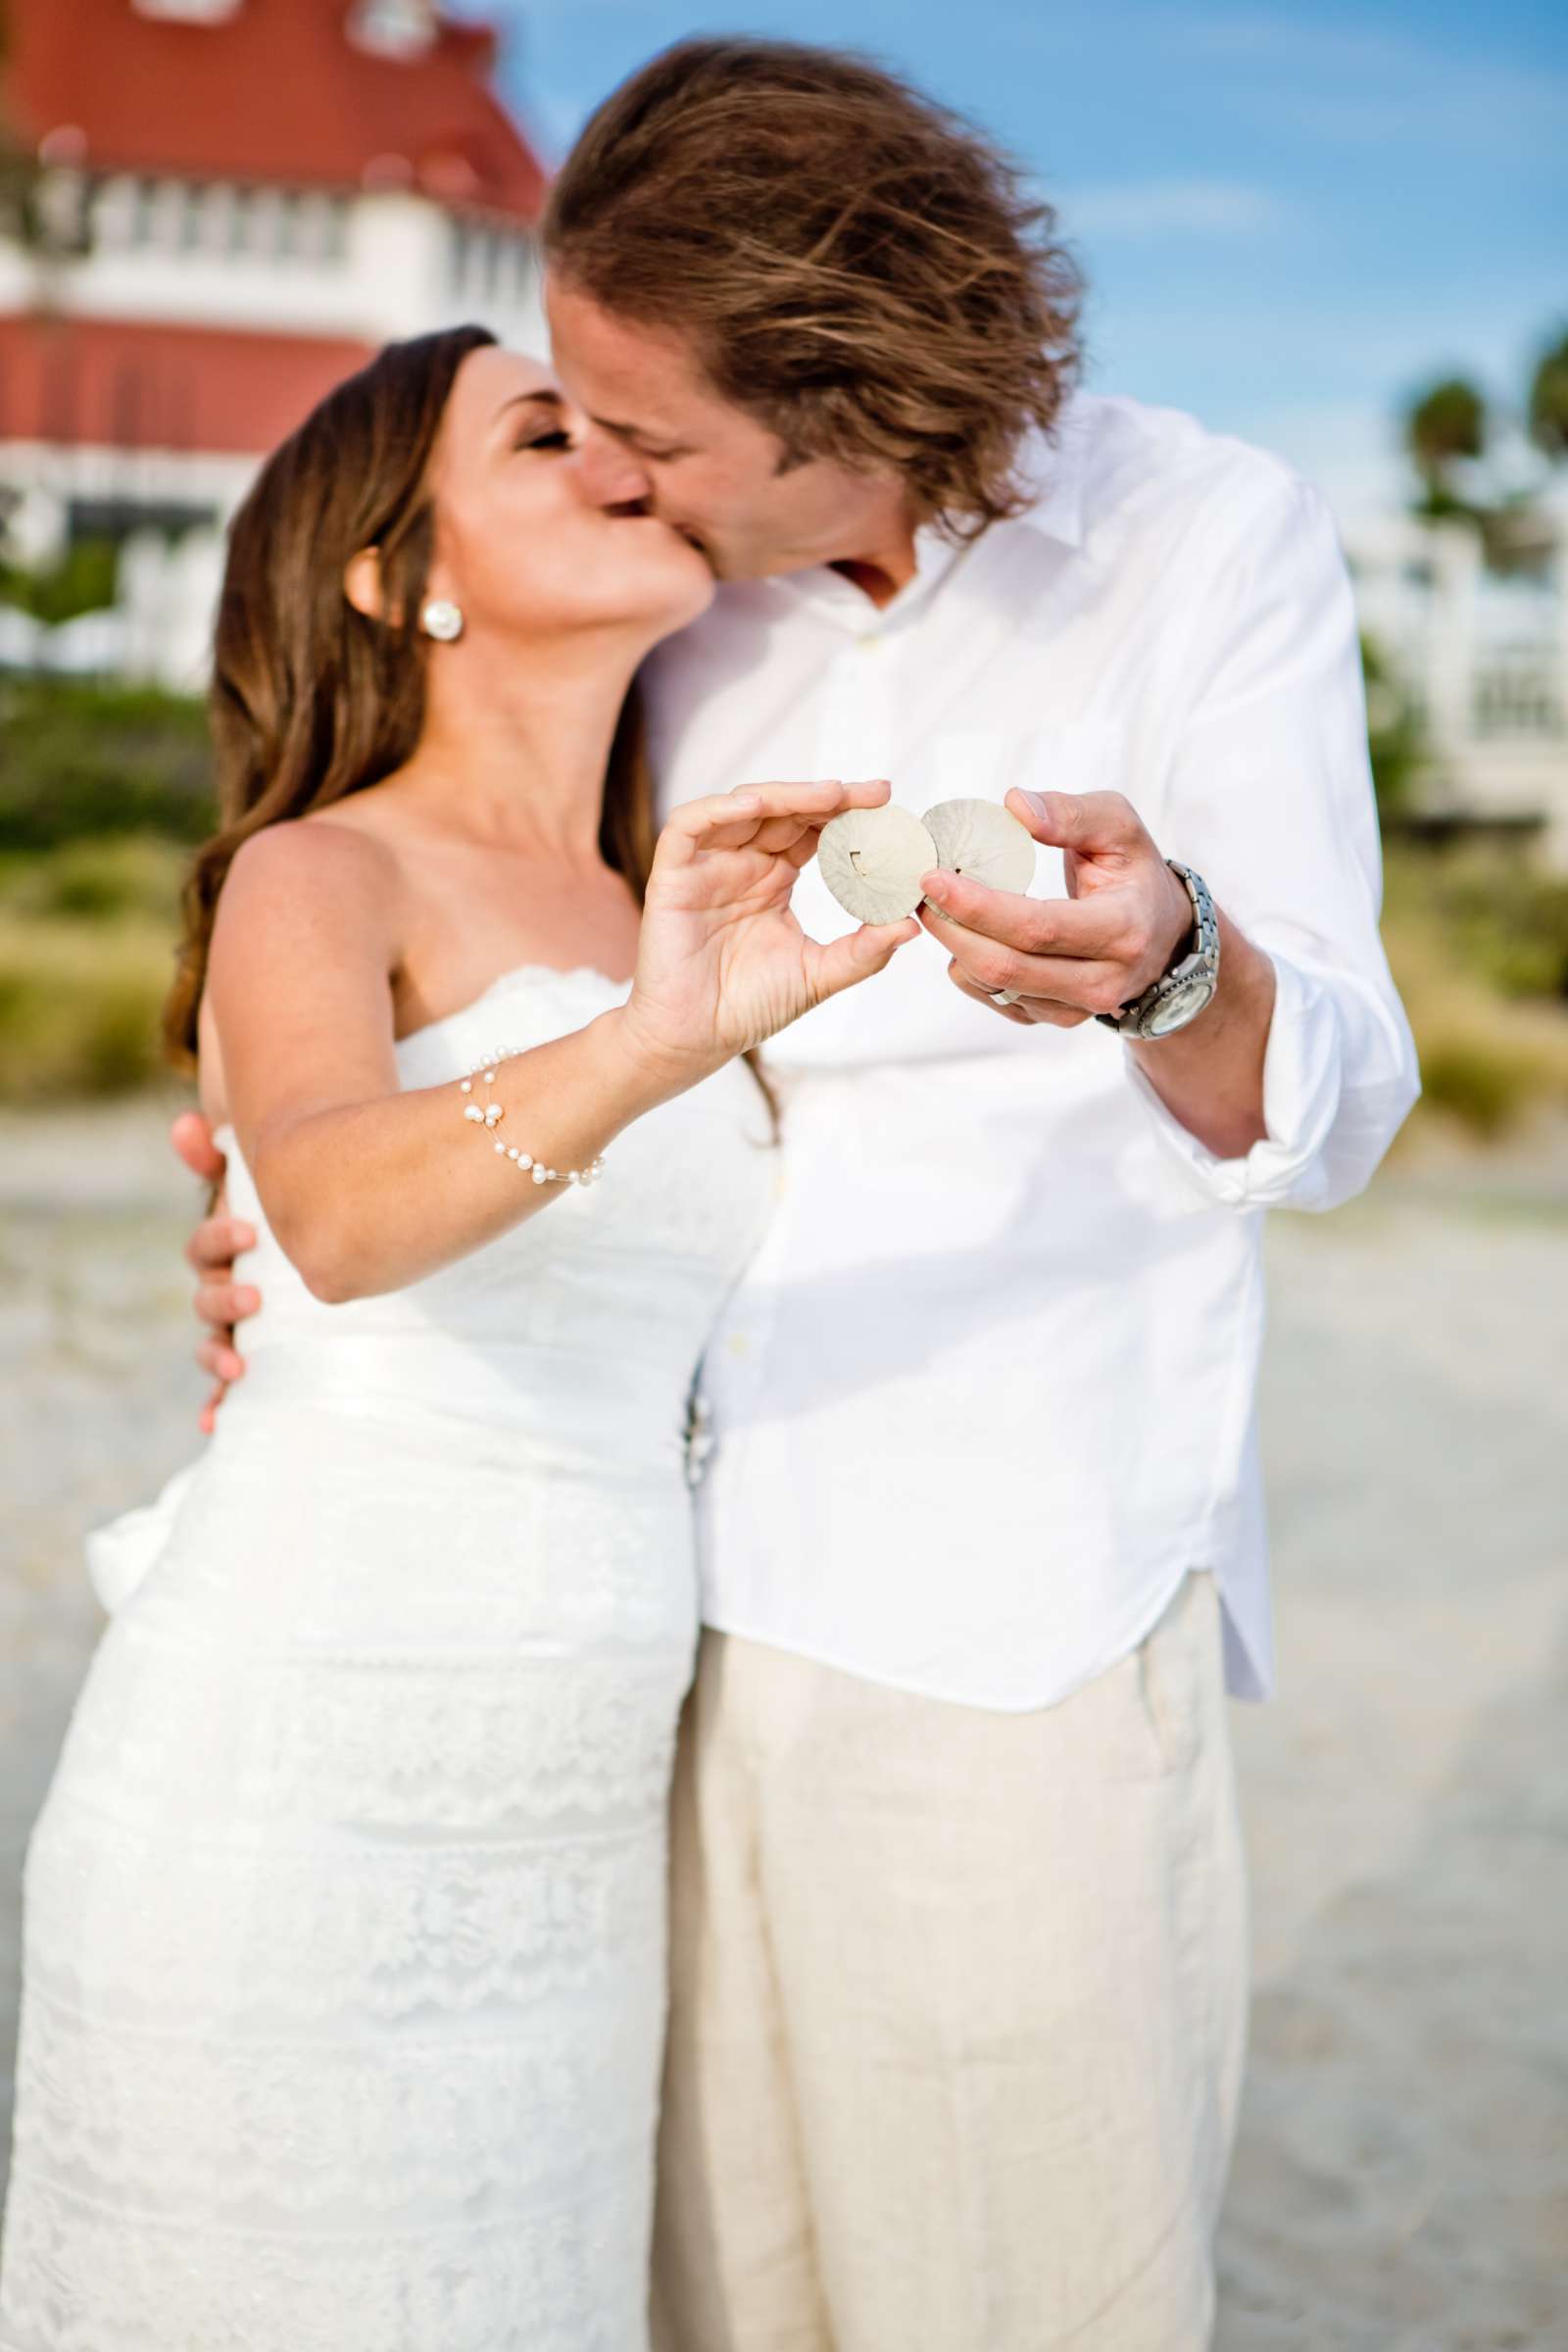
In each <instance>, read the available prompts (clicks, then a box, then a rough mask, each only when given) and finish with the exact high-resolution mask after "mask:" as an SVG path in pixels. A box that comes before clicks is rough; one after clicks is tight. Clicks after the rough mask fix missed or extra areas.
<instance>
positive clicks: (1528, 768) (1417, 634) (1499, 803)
mask: <svg viewBox="0 0 1568 2352" xmlns="http://www.w3.org/2000/svg"><path fill="white" fill-rule="evenodd" d="M1348 552H1349V558H1350V564H1351V568H1352V570H1353V572H1354V574H1355V583H1356V598H1357V603H1358V606H1359V609H1360V614H1361V621H1362V626H1363V627H1364V629H1365V630H1366V632H1367V635H1368V636H1369V637H1370V638H1371V639H1372V640H1373V641H1374V643H1375V644H1376V646H1377V647H1378V649H1379V651H1380V652H1381V653H1382V654H1384V655H1385V656H1386V657H1387V659H1388V662H1389V663H1390V666H1391V668H1392V670H1393V673H1394V676H1395V678H1396V680H1397V686H1398V689H1399V690H1400V691H1401V692H1402V693H1403V695H1404V696H1405V697H1406V699H1407V703H1408V707H1409V708H1410V710H1411V711H1412V712H1413V714H1414V716H1415V718H1416V720H1417V722H1418V724H1419V726H1420V729H1421V733H1422V736H1423V738H1424V744H1425V753H1426V759H1425V764H1424V768H1423V772H1422V775H1421V778H1420V807H1421V809H1422V812H1423V813H1424V814H1426V815H1427V816H1429V817H1432V818H1437V819H1443V818H1445V817H1452V818H1454V819H1455V820H1462V821H1464V822H1467V823H1483V824H1488V825H1493V826H1507V827H1517V828H1518V829H1520V830H1521V831H1525V832H1534V833H1535V834H1537V835H1538V836H1539V838H1540V846H1541V849H1542V852H1543V854H1544V856H1545V857H1546V858H1548V859H1549V861H1550V862H1551V863H1552V864H1553V865H1556V866H1560V867H1565V868H1568V519H1565V518H1564V517H1563V516H1562V515H1552V514H1549V513H1548V514H1544V515H1540V516H1537V517H1534V518H1531V519H1530V520H1528V521H1526V520H1524V518H1521V535H1520V537H1519V540H1518V542H1517V544H1516V546H1515V549H1514V554H1513V560H1512V562H1511V563H1510V564H1509V565H1508V567H1507V568H1506V569H1505V570H1503V571H1501V572H1498V571H1496V570H1494V569H1491V568H1489V566H1488V564H1487V561H1486V556H1485V551H1484V549H1483V545H1482V540H1481V537H1480V534H1479V532H1478V531H1477V530H1476V529H1475V528H1474V527H1473V526H1472V525H1471V524H1468V523H1464V522H1444V523H1431V522H1426V521H1422V520H1420V519H1418V518H1417V517H1415V516H1411V515H1394V516H1390V517H1388V518H1387V519H1385V520H1384V521H1382V522H1379V523H1376V524H1363V525H1362V526H1361V527H1360V528H1359V529H1358V530H1357V531H1356V532H1355V533H1354V534H1353V536H1352V539H1351V543H1350V547H1349V551H1348Z"/></svg>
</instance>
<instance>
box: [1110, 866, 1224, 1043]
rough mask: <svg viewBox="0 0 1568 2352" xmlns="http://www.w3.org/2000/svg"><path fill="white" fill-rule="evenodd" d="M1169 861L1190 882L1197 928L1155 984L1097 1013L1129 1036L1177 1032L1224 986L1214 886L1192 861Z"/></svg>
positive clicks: (1178, 877)
mask: <svg viewBox="0 0 1568 2352" xmlns="http://www.w3.org/2000/svg"><path fill="white" fill-rule="evenodd" d="M1165 863H1166V864H1167V865H1168V866H1169V867H1170V870H1171V872H1172V873H1173V874H1174V875H1175V876H1176V878H1177V880H1178V881H1180V882H1185V884H1186V885H1187V896H1188V897H1189V898H1190V899H1191V900H1192V902H1193V928H1192V929H1191V931H1189V932H1188V934H1187V937H1186V938H1185V939H1184V940H1183V941H1182V943H1181V945H1180V947H1178V949H1177V951H1176V957H1175V960H1174V962H1173V963H1172V964H1171V966H1170V969H1169V970H1168V971H1167V972H1166V973H1165V974H1164V975H1163V977H1162V978H1161V979H1158V980H1156V981H1155V982H1154V984H1153V986H1152V988H1146V989H1145V991H1144V993H1143V995H1142V996H1141V997H1135V998H1134V999H1133V1001H1132V1003H1131V1004H1130V1005H1123V1006H1122V1007H1121V1010H1120V1011H1119V1012H1098V1013H1096V1015H1095V1018H1096V1020H1098V1021H1103V1022H1104V1024H1105V1026H1106V1028H1107V1029H1119V1030H1120V1031H1121V1034H1122V1036H1123V1037H1170V1036H1172V1035H1174V1033H1175V1031H1176V1030H1178V1029H1185V1028H1186V1026H1187V1024H1188V1022H1189V1021H1194V1020H1196V1019H1197V1018H1198V1015H1199V1014H1200V1013H1201V1011H1202V1009H1203V1007H1204V1005H1207V1004H1208V1003H1209V1001H1210V1000H1211V998H1212V997H1213V994H1214V991H1215V989H1216V988H1217V987H1218V986H1219V923H1218V920H1217V919H1216V917H1215V913H1214V902H1213V900H1212V899H1211V898H1210V897H1209V895H1208V887H1207V885H1206V883H1205V882H1204V880H1203V877H1202V875H1201V874H1195V873H1194V871H1193V869H1192V867H1191V866H1190V865H1179V864H1178V863H1177V861H1176V859H1175V858H1166V860H1165Z"/></svg>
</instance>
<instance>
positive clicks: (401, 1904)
mask: <svg viewBox="0 0 1568 2352" xmlns="http://www.w3.org/2000/svg"><path fill="white" fill-rule="evenodd" d="M246 1402H247V1405H248V1406H249V1407H251V1408H252V1409H251V1410H250V1411H249V1413H248V1416H242V1415H241V1414H240V1413H238V1412H236V1413H235V1416H234V1420H233V1422H232V1424H231V1426H230V1428H229V1429H228V1431H227V1432H226V1433H224V1435H223V1436H221V1438H220V1439H219V1440H218V1441H216V1450H215V1451H214V1453H213V1454H212V1455H211V1456H210V1457H209V1460H208V1462H207V1463H206V1464H204V1467H203V1473H202V1475H201V1477H200V1478H199V1479H198V1481H197V1483H196V1485H195V1487H194V1488H193V1490H192V1491H191V1492H190V1493H189V1494H188V1495H186V1496H185V1498H184V1500H183V1503H182V1505H181V1508H180V1510H179V1513H178V1525H177V1527H176V1529H175V1532H174V1536H173V1540H172V1543H171V1544H170V1546H169V1547H168V1548H167V1550H166V1551H165V1553H164V1555H163V1557H162V1558H161V1559H160V1561H159V1563H158V1565H157V1567H156V1568H155V1569H154V1571H153V1573H152V1574H151V1575H150V1576H149V1577H148V1579H147V1581H146V1582H145V1584H144V1585H142V1586H141V1588H140V1589H139V1590H138V1591H137V1592H136V1593H135V1594H134V1596H133V1597H132V1598H131V1599H130V1600H129V1601H128V1602H127V1603H126V1605H125V1606H124V1608H123V1610H122V1611H121V1613H120V1614H119V1615H118V1616H117V1617H116V1619H115V1621H114V1623H113V1624H112V1626H111V1627H110V1630H109V1632H108V1633H107V1635H106V1636H105V1639H104V1641H103V1643H102V1644H101V1646H100V1649H99V1652H98V1654H97V1657H96V1659H95V1661H94V1664H93V1667H92V1670H91V1673H90V1675H89V1678H88V1681H87V1684H86V1686H85V1688H84V1691H83V1693H82V1696H81V1698H80V1700H79V1702H78V1705H77V1709H76V1713H75V1716H74V1719H73V1726H72V1729H71V1733H70V1736H69V1739H68V1742H67V1747H66V1751H65V1754H64V1757H63V1760H62V1763H61V1767H60V1770H59V1773H58V1775H57V1778H56V1781H55V1784H54V1787H53V1789H52V1791H51V1794H50V1796H49V1799H48V1802H47V1805H46V1807H45V1810H44V1812H43V1814H42V1815H41V1817H40V1820H39V1823H38V1826H37V1829H36V1831H35V1833H34V1837H33V1840H32V1844H31V1848H30V1851H29V1856H28V1863H27V1872H26V1884H25V1995H24V2014H23V2031H22V2042H21V2055H20V2082H19V2106H18V2125H17V2141H16V2156H15V2165H14V2172H13V2180H12V2189H11V2197H10V2203H9V2208H8V2215H7V2229H6V2243H5V2261H4V2272H3V2280H0V2345H3V2347H4V2352H231V2348H232V2352H600V2348H603V2352H636V2348H637V2347H639V2346H641V2345H643V2344H644V2343H645V2341H646V2323H645V2316H644V2311H645V2299H646V2266H647V2247H648V2236H649V2228H650V2190H651V2180H652V2160H653V2146H654V2136H655V2123H656V2114H657V2098H658V2080H659V2065H660V2051H661V2041H662V2026H663V1999H664V1996H663V1958H664V1928H663V1915H664V1837H665V1802H666V1793H667V1781H668V1771H669V1762H670V1753H671V1745H672V1737H673V1731H674V1725H675V1719H676V1713H677V1710H678V1707H679V1704H680V1699H681V1694H682V1691H683V1690H684V1688H685V1685H686V1682H687V1679H688V1676H689V1672H690V1667H691V1662H692V1654H693V1644H694V1640H695V1625H694V1622H693V1604H694V1588H693V1579H692V1566H691V1560H690V1553H689V1544H690V1522H689V1498H688V1495H687V1492H686V1488H685V1485H684V1481H683V1479H682V1478H681V1477H680V1476H679V1474H678V1472H677V1471H673V1470H672V1472H671V1474H670V1476H669V1478H668V1479H667V1480H660V1481H658V1482H654V1483H652V1484H651V1483H650V1482H648V1481H647V1480H646V1479H637V1478H632V1479H629V1480H626V1479H623V1480H621V1481H619V1482H617V1480H616V1479H615V1477H614V1475H613V1472H608V1471H607V1470H606V1469H605V1468H604V1467H603V1466H599V1467H596V1468H595V1469H594V1471H593V1472H592V1474H591V1475H587V1474H584V1475H583V1476H581V1477H577V1476H574V1475H573V1472H572V1469H571V1466H570V1464H569V1463H568V1462H563V1461H560V1460H557V1461H555V1462H553V1463H552V1465H551V1466H550V1469H549V1472H548V1474H547V1473H546V1472H545V1470H544V1468H543V1466H542V1465H541V1466H540V1468H539V1470H538V1472H537V1474H536V1475H535V1476H534V1477H532V1478H530V1477H529V1476H528V1474H527V1470H526V1465H525V1464H524V1465H523V1467H522V1468H521V1469H520V1470H519V1465H518V1462H517V1461H516V1460H515V1458H514V1459H509V1460H506V1461H502V1460H499V1459H497V1458H494V1456H495V1454H496V1452H497V1450H498V1449H496V1448H494V1447H492V1446H483V1445H481V1446H476V1447H473V1448H471V1449H470V1458H469V1459H468V1461H467V1463H466V1471H465V1474H464V1475H463V1476H462V1477H461V1478H458V1477H455V1476H454V1475H453V1454H454V1446H453V1432H452V1430H451V1429H450V1428H445V1429H443V1430H441V1431H440V1432H439V1433H438V1435H437V1437H436V1438H435V1439H433V1440H426V1441H425V1442H423V1443H421V1442H420V1440H419V1437H418V1435H417V1433H416V1432H415V1431H414V1430H412V1429H411V1428H410V1427H409V1426H408V1425H407V1423H404V1424H402V1425H400V1426H398V1427H396V1428H389V1427H385V1426H381V1425H378V1423H377V1422H376V1420H375V1419H374V1417H373V1416H371V1417H368V1418H367V1419H365V1420H362V1421H359V1422H344V1421H342V1420H341V1419H335V1418H334V1417H333V1416H331V1415H312V1414H309V1413H301V1412H300V1411H299V1410H298V1409H294V1408H272V1407H269V1406H268V1405H267V1404H266V1403H265V1402H262V1401H261V1400H260V1399H258V1398H256V1397H251V1398H247V1400H246ZM371 1493H375V1494H377V1495H378V1496H379V1501H378V1503H377V1504H376V1506H375V1507H374V1508H372V1507H371V1506H370V1504H369V1503H368V1500H367V1497H368V1495H370V1494H371ZM608 1624H613V1626H614V1627H615V1629H616V1635H615V1639H614V1640H613V1641H610V1640H607V1639H604V1638H603V1637H602V1635H599V1634H596V1631H595V1629H596V1628H602V1627H604V1626H606V1625H608Z"/></svg>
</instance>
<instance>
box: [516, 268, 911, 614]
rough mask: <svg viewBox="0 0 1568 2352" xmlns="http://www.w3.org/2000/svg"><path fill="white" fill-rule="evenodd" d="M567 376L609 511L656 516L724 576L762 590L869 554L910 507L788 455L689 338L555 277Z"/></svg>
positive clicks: (868, 480) (552, 297)
mask: <svg viewBox="0 0 1568 2352" xmlns="http://www.w3.org/2000/svg"><path fill="white" fill-rule="evenodd" d="M546 304H547V308H548V311H549V314H550V330H551V340H552V343H553V345H554V350H555V364H556V370H557V373H558V374H559V376H560V378H561V381H562V384H563V386H564V389H565V391H566V393H567V395H568V397H569V398H570V399H571V400H572V402H573V403H574V404H575V406H576V407H577V408H578V409H579V410H580V411H581V412H582V414H583V416H584V417H585V418H586V420H587V421H586V428H585V438H584V441H583V445H582V448H581V450H580V452H579V455H578V459H577V464H578V466H579V468H580V472H581V479H582V482H583V486H584V488H585V490H586V493H587V495H588V496H589V497H590V498H592V499H593V500H594V501H595V502H596V503H597V504H598V505H600V506H603V507H633V508H637V509H641V510H643V511H646V512H647V513H649V514H653V515H658V516H659V518H660V520H661V521H662V522H666V523H668V524H670V525H671V527H672V528H673V529H675V530H677V531H679V532H680V533H681V534H682V536H683V537H685V538H687V539H689V540H690V541H691V543H692V545H693V546H694V547H696V548H698V549H699V550H700V551H701V553H702V554H703V555H704V556H706V558H707V559H708V562H709V564H711V567H712V569H713V570H714V572H716V573H717V575H718V577H719V578H720V579H726V580H741V579H758V578H760V577H762V576H763V575H765V574H768V573H776V572H786V571H805V570H808V569H809V568H810V567H811V566H812V565H813V564H833V563H839V562H843V561H846V560H849V559H853V558H856V557H862V556H864V555H865V554H866V553H867V552H868V551H869V550H870V549H871V548H872V547H873V546H874V545H875V544H876V543H877V540H878V538H879V537H882V538H885V536H886V533H887V528H888V519H887V518H888V515H889V512H890V510H894V511H896V510H897V508H898V505H899V498H900V494H899V489H898V485H897V483H896V482H895V481H893V480H891V479H879V478H877V477H874V476H867V475H864V474H856V473H851V472H850V471H849V470H848V469H847V468H846V467H844V466H838V465H835V464H833V463H831V462H830V461H829V460H826V459H820V458H815V459H810V460H808V461H807V462H806V463H805V464H802V465H794V466H791V465H788V464H787V452H786V450H785V447H784V444H783V443H782V442H781V441H780V440H779V439H778V438H777V437H776V435H774V434H773V433H770V432H769V431H768V430H767V429H766V427H765V426H763V425H761V424H760V423H759V422H758V421H757V419H756V418H755V417H751V416H749V415H748V414H747V412H746V411H745V410H744V409H739V408H737V407H735V405H734V404H733V402H731V401H727V400H725V399H723V398H722V397H721V396H720V395H719V394H718V393H716V392H715V391H714V390H713V389H712V387H711V384H709V383H708V381H707V379H706V377H705V376H704V375H703V373H702V370H701V369H700V368H699V367H698V366H697V364H696V362H695V360H694V358H693V356H692V354H691V352H690V350H689V348H688V347H687V345H686V344H685V343H684V342H683V341H682V340H681V338H680V337H679V336H678V335H674V334H671V333H669V332H668V331H667V330H666V329H664V328H661V327H652V326H645V325H642V324H640V323H639V322H637V321H636V320H633V319H623V318H621V317H619V316H618V315H617V314H616V313H614V312H612V311H607V310H605V309H604V308H603V307H602V306H601V305H600V304H599V303H597V302H595V301H594V300H593V299H592V298H591V297H590V296H589V295H586V294H583V293H579V292H577V291H575V290H574V289H573V288H572V287H571V286H570V285H568V284H565V283H563V282H561V281H559V280H557V279H552V280H551V281H550V283H549V285H548V287H547V289H546Z"/></svg>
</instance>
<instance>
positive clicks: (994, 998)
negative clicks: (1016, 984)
mask: <svg viewBox="0 0 1568 2352" xmlns="http://www.w3.org/2000/svg"><path fill="white" fill-rule="evenodd" d="M991 1002H992V1004H993V1005H1016V1004H1017V1002H1018V992H1017V990H1016V989H1015V988H994V989H993V990H992V992H991Z"/></svg>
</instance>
